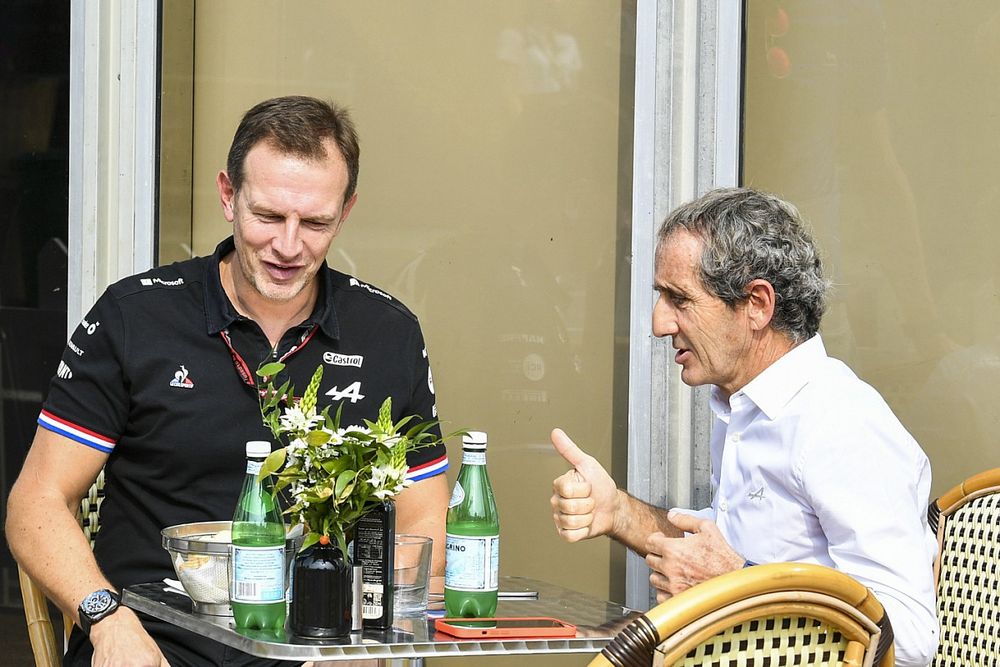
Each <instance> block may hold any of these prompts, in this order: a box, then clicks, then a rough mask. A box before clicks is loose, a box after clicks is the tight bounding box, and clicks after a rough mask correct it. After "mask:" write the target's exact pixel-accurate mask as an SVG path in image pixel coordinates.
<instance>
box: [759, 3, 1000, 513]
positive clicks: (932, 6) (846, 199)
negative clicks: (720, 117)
mask: <svg viewBox="0 0 1000 667" xmlns="http://www.w3.org/2000/svg"><path fill="white" fill-rule="evenodd" d="M781 11H784V16H781V15H780V12H781ZM785 19H787V20H785ZM785 26H787V29H785ZM746 48H747V53H746V84H745V85H746V89H745V135H744V151H745V153H744V171H743V179H744V182H745V183H746V184H748V185H754V186H758V187H762V188H765V189H768V190H772V191H775V192H777V193H779V194H781V195H783V196H785V197H786V198H788V199H789V200H791V201H792V202H794V203H795V204H797V205H798V206H799V207H800V209H801V210H802V212H803V214H804V215H805V217H806V218H807V219H808V220H810V221H811V223H812V225H813V226H814V228H815V230H816V234H817V237H818V241H819V243H820V245H821V247H822V249H823V250H824V255H825V261H826V267H827V271H828V273H829V276H830V277H831V278H832V279H833V281H834V283H835V291H834V294H833V300H832V305H831V308H830V311H829V313H828V315H827V316H826V319H825V320H824V326H823V335H824V338H825V339H826V342H827V346H828V348H829V349H830V351H831V353H832V354H834V355H835V356H839V357H840V358H842V359H844V360H845V361H847V362H848V363H849V364H850V365H851V366H852V367H853V368H854V369H855V371H857V373H858V374H859V375H860V376H861V377H862V378H864V379H865V380H867V381H868V382H869V383H871V384H873V385H874V386H875V387H876V388H877V389H879V390H880V391H881V392H882V394H883V395H884V396H885V398H886V400H887V401H888V402H889V404H890V405H891V406H892V408H893V409H894V410H895V411H896V413H897V414H898V415H899V416H900V418H901V419H902V420H903V422H904V424H906V426H907V427H908V428H909V430H910V431H911V432H912V433H913V434H914V436H915V437H916V438H917V440H918V441H919V442H920V443H921V444H922V445H923V447H924V449H925V450H926V451H927V453H928V455H929V457H930V459H931V463H932V467H933V471H934V494H935V495H936V494H939V493H941V492H942V491H944V490H946V489H948V488H950V487H951V486H953V485H954V484H956V483H958V482H960V481H961V480H962V479H964V478H965V477H966V476H968V475H969V474H971V473H974V472H977V471H979V470H982V469H985V468H989V467H994V466H997V465H1000V457H998V456H997V454H996V452H997V449H996V434H997V426H998V415H1000V409H998V408H997V405H998V404H1000V335H998V331H1000V329H998V325H1000V271H998V269H997V267H998V266H1000V263H998V262H997V259H996V248H997V247H998V245H1000V227H998V226H997V224H996V219H997V208H998V204H1000V186H998V183H1000V161H998V160H997V158H996V156H997V149H998V144H1000V132H997V120H996V119H997V113H998V110H1000V88H998V87H997V86H995V85H994V84H993V82H994V81H995V80H996V75H997V69H998V67H1000V6H998V5H997V4H996V3H995V2H993V1H992V0H980V1H978V2H963V3H927V2H925V3H913V2H910V1H909V0H887V1H886V2H881V3H875V2H867V1H864V2H862V1H854V2H843V3H823V2H812V1H805V0H783V1H782V2H780V3H778V2H773V1H764V0H752V1H751V2H750V3H749V7H748V18H747V47H746ZM769 55H770V58H769Z"/></svg>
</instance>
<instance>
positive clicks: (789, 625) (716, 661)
mask: <svg viewBox="0 0 1000 667" xmlns="http://www.w3.org/2000/svg"><path fill="white" fill-rule="evenodd" d="M654 653H656V654H658V655H657V656H656V657H657V660H658V662H659V660H660V659H662V664H664V665H669V666H672V667H678V666H681V665H684V666H691V667H694V666H698V667H702V666H708V665H711V666H715V667H729V666H733V667H735V666H737V665H740V666H746V667H763V666H764V665H823V666H828V665H829V666H831V667H832V666H835V665H845V666H846V665H850V666H852V667H854V666H857V667H860V666H862V665H864V666H873V665H877V666H879V667H883V666H884V667H891V666H892V664H893V661H894V652H893V646H892V628H891V626H890V624H889V622H888V617H887V616H886V615H885V613H884V612H883V610H882V605H881V604H880V603H879V601H878V600H876V599H875V596H874V594H872V593H871V591H869V590H868V589H867V588H865V587H864V586H863V585H862V584H860V583H859V582H857V581H856V580H854V579H852V578H851V577H849V576H848V575H846V574H844V573H843V572H838V571H837V570H834V569H831V568H828V567H823V566H821V565H811V564H805V563H771V564H767V565H758V566H756V567H749V568H744V569H742V570H739V571H736V572H729V573H728V574H724V575H722V576H719V577H715V578H714V579H710V580H708V581H706V582H703V583H701V584H698V585H697V586H694V587H692V588H689V589H688V590H686V591H684V592H683V593H680V594H678V595H675V596H674V597H672V598H670V599H669V600H667V601H666V602H664V603H662V604H660V605H658V606H657V607H655V608H653V609H651V610H650V611H648V612H646V613H645V614H643V615H642V616H640V617H639V618H637V619H635V620H634V621H632V622H631V623H630V624H629V625H628V626H626V627H625V629H623V630H622V631H621V632H620V633H618V635H617V636H616V637H615V638H614V639H613V640H612V641H611V643H609V644H608V645H607V646H606V647H605V648H604V650H603V651H601V653H600V654H598V655H597V656H596V657H595V658H594V659H593V661H592V662H591V663H590V665H591V667H599V666H606V665H614V666H615V667H638V666H640V665H641V666H643V667H645V666H646V665H650V664H652V662H653V659H654Z"/></svg>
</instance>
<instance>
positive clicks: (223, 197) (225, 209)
mask: <svg viewBox="0 0 1000 667" xmlns="http://www.w3.org/2000/svg"><path fill="white" fill-rule="evenodd" d="M215 187H216V188H217V189H218V191H219V202H220V203H221V204H222V214H223V215H224V216H226V220H228V221H229V222H232V221H233V220H235V219H236V192H235V191H234V190H233V183H232V181H230V180H229V174H227V173H226V172H225V170H223V171H220V172H219V175H218V176H216V177H215Z"/></svg>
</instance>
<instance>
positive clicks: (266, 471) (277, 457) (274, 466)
mask: <svg viewBox="0 0 1000 667" xmlns="http://www.w3.org/2000/svg"><path fill="white" fill-rule="evenodd" d="M283 465H285V448H284V447H279V448H277V449H276V450H274V451H273V452H271V453H270V454H269V455H268V457H267V458H266V459H264V465H262V466H261V467H260V472H259V473H258V474H257V478H258V479H264V478H265V477H267V476H268V475H270V474H272V473H276V472H278V471H279V470H281V467H282V466H283Z"/></svg>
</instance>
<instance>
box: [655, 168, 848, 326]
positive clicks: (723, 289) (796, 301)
mask: <svg viewBox="0 0 1000 667" xmlns="http://www.w3.org/2000/svg"><path fill="white" fill-rule="evenodd" d="M680 230H685V231H687V232H689V233H691V234H692V235H694V236H695V237H697V238H700V239H701V241H702V243H703V248H702V254H701V282H702V285H703V286H704V287H705V289H706V290H708V291H709V292H710V293H712V294H714V295H715V296H717V297H719V298H720V299H721V300H722V301H723V302H724V303H726V305H728V306H730V307H735V305H736V304H737V303H738V302H740V301H742V300H743V299H745V298H746V297H747V296H748V294H747V291H746V288H747V285H748V284H749V283H750V282H751V281H752V280H756V279H763V280H766V281H768V282H769V283H771V286H772V287H774V293H775V306H774V317H773V319H772V320H771V326H772V327H773V328H774V329H775V330H777V331H781V332H783V333H785V334H786V335H788V337H789V338H791V340H792V341H794V342H802V341H804V340H808V339H809V338H811V337H812V336H814V335H815V334H816V332H817V331H819V324H820V320H821V319H822V317H823V312H824V311H825V310H826V292H827V289H828V288H829V282H828V281H827V280H825V279H824V278H823V267H822V263H821V261H820V258H819V252H818V251H817V249H816V246H815V244H814V243H813V240H812V237H811V235H810V234H809V231H808V230H807V229H806V227H805V224H804V223H803V222H802V218H801V217H800V216H799V212H798V210H797V209H796V208H795V207H794V206H792V205H791V204H789V203H788V202H786V201H783V200H781V199H779V198H778V197H776V196H774V195H772V194H768V193H765V192H759V191H757V190H751V189H749V188H724V189H719V190H712V191H711V192H708V193H706V194H705V195H703V196H702V197H700V198H698V199H696V200H694V201H692V202H690V203H687V204H684V205H682V206H680V207H679V208H677V209H676V210H675V211H673V212H672V213H671V214H670V215H669V216H667V219H666V220H664V221H663V224H662V225H661V226H660V231H659V233H658V234H657V241H656V250H657V257H659V251H660V249H661V248H662V247H663V245H664V243H665V242H667V241H668V240H669V238H670V236H671V235H672V234H674V233H676V232H678V231H680Z"/></svg>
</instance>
